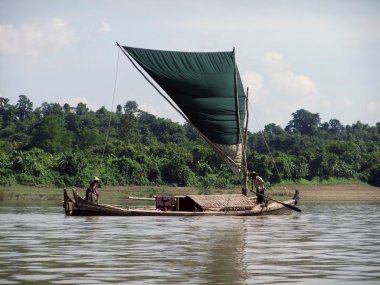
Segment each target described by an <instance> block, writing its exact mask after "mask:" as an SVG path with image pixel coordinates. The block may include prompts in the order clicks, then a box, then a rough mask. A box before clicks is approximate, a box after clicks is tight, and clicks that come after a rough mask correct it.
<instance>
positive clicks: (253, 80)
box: [242, 71, 263, 94]
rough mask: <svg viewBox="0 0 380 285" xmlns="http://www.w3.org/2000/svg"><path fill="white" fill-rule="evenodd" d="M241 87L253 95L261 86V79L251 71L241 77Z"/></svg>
mask: <svg viewBox="0 0 380 285" xmlns="http://www.w3.org/2000/svg"><path fill="white" fill-rule="evenodd" d="M242 80H243V83H244V84H243V85H244V86H245V87H248V88H249V94H255V93H256V92H257V91H258V90H259V89H260V88H261V86H262V81H263V77H262V76H261V75H260V74H258V73H257V72H254V71H251V72H247V73H244V74H243V75H242Z"/></svg>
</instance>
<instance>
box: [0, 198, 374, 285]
mask: <svg viewBox="0 0 380 285" xmlns="http://www.w3.org/2000/svg"><path fill="white" fill-rule="evenodd" d="M379 268H380V215H379V211H378V205H322V206H317V205H307V206H303V213H302V214H293V215H290V216H264V217H224V218H221V217H191V218H190V217H131V218H125V217H65V216H64V215H63V213H62V210H61V209H60V208H42V207H31V208H16V209H15V208H7V207H0V284H136V285H137V284H157V283H162V284H280V283H282V284H342V282H344V284H358V283H360V284H379V282H380V271H379Z"/></svg>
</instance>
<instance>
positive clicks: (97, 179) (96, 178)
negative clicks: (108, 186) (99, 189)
mask: <svg viewBox="0 0 380 285" xmlns="http://www.w3.org/2000/svg"><path fill="white" fill-rule="evenodd" d="M94 181H96V182H98V181H100V179H99V178H98V177H96V176H94V179H92V182H94Z"/></svg>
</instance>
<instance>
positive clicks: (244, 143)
mask: <svg viewBox="0 0 380 285" xmlns="http://www.w3.org/2000/svg"><path fill="white" fill-rule="evenodd" d="M248 92H249V88H248V87H247V93H246V98H245V110H246V121H245V128H244V138H243V142H242V143H243V171H244V174H243V175H244V176H243V177H244V191H243V194H244V195H245V196H248V175H249V174H248V162H247V138H248V120H249V112H248Z"/></svg>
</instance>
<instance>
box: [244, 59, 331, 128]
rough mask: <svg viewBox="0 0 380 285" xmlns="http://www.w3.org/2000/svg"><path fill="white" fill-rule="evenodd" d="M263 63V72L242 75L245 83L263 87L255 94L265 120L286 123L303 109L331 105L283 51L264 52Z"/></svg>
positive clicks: (259, 110) (312, 110) (260, 113)
mask: <svg viewBox="0 0 380 285" xmlns="http://www.w3.org/2000/svg"><path fill="white" fill-rule="evenodd" d="M262 65H263V71H264V72H263V75H258V74H257V73H255V72H250V73H247V75H244V76H243V78H244V79H245V81H246V84H248V85H249V84H253V85H254V83H256V86H259V87H260V88H256V92H255V94H254V96H255V100H254V106H255V110H257V113H258V117H259V118H261V119H263V120H264V121H266V122H273V123H276V124H279V125H282V126H285V125H286V123H288V118H290V115H291V113H293V112H295V111H297V110H299V109H301V108H303V109H306V110H308V111H310V112H319V111H320V110H323V109H325V108H326V107H328V106H329V105H330V102H329V100H325V99H323V97H322V96H321V94H320V93H319V91H318V88H317V85H316V84H315V83H314V81H313V80H312V79H310V78H309V77H308V76H306V75H304V74H298V73H296V72H295V71H294V70H293V68H292V66H291V65H290V64H289V62H288V61H287V60H286V59H285V57H284V56H283V55H282V54H281V53H278V52H268V53H265V54H264V55H263V57H262ZM249 74H251V76H248V75H249ZM249 79H250V80H251V81H249ZM250 82H253V83H250ZM257 82H259V84H258V83H257ZM257 84H258V85H257ZM254 86H255V85H254ZM251 102H252V100H251ZM255 113H256V112H255ZM260 127H261V126H260Z"/></svg>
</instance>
